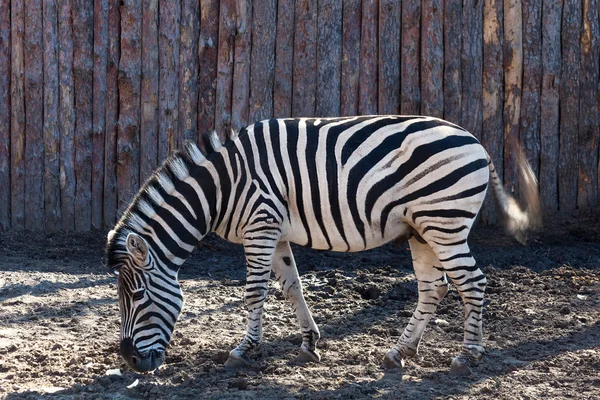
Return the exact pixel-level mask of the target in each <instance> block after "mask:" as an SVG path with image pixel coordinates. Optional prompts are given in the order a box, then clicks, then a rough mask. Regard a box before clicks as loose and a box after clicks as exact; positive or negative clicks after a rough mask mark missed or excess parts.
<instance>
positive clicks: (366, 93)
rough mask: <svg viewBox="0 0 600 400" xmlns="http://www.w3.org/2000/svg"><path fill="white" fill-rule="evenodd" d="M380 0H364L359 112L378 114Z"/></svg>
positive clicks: (362, 113)
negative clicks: (378, 17)
mask: <svg viewBox="0 0 600 400" xmlns="http://www.w3.org/2000/svg"><path fill="white" fill-rule="evenodd" d="M378 10H379V0H363V3H362V24H361V33H360V80H359V82H358V91H359V96H358V113H359V114H361V115H373V114H377V15H378Z"/></svg>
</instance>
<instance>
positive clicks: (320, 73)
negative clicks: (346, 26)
mask: <svg viewBox="0 0 600 400" xmlns="http://www.w3.org/2000/svg"><path fill="white" fill-rule="evenodd" d="M318 7H319V10H318V13H317V15H318V17H317V28H318V29H317V31H318V32H319V34H318V37H317V96H316V99H315V102H316V103H315V115H316V116H318V117H337V116H339V115H340V111H341V110H340V106H341V104H340V85H341V74H342V70H341V69H342V3H341V2H340V1H337V0H325V1H319V5H318Z"/></svg>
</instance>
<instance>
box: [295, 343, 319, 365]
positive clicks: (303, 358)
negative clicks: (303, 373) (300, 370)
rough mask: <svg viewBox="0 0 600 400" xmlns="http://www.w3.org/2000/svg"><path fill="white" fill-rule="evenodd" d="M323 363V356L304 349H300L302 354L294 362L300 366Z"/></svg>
mask: <svg viewBox="0 0 600 400" xmlns="http://www.w3.org/2000/svg"><path fill="white" fill-rule="evenodd" d="M320 361H321V356H320V355H319V353H317V352H316V351H314V350H309V349H305V348H304V347H301V348H300V353H298V356H297V357H296V360H294V362H295V363H296V364H299V365H304V364H306V363H310V362H314V363H318V362H320Z"/></svg>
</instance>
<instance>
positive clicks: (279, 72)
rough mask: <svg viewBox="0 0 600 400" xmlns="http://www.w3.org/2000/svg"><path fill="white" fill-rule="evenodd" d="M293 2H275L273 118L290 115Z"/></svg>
mask: <svg viewBox="0 0 600 400" xmlns="http://www.w3.org/2000/svg"><path fill="white" fill-rule="evenodd" d="M293 26H294V0H279V1H278V2H277V38H276V40H275V41H276V43H275V77H274V80H275V82H274V85H273V86H274V87H273V116H275V117H277V118H280V117H289V116H291V115H292V65H293V63H292V61H293V58H294V30H293V29H292V27H293Z"/></svg>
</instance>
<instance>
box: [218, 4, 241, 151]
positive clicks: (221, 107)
mask: <svg viewBox="0 0 600 400" xmlns="http://www.w3.org/2000/svg"><path fill="white" fill-rule="evenodd" d="M235 1H236V0H223V1H221V6H220V8H219V14H220V15H219V50H218V53H217V91H216V106H215V130H216V131H217V133H218V135H219V136H220V137H221V139H223V138H224V137H225V135H226V134H227V133H228V132H229V131H230V130H231V96H232V90H233V49H234V46H235V29H236V19H235Z"/></svg>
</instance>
